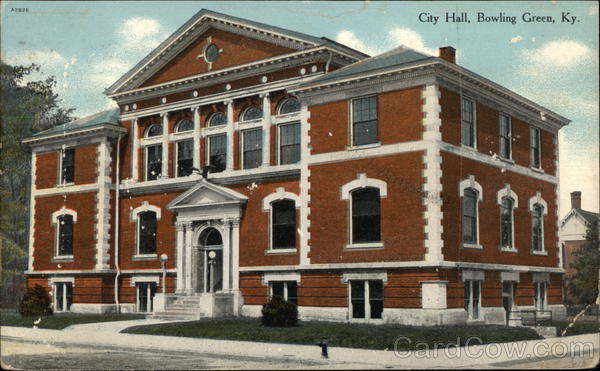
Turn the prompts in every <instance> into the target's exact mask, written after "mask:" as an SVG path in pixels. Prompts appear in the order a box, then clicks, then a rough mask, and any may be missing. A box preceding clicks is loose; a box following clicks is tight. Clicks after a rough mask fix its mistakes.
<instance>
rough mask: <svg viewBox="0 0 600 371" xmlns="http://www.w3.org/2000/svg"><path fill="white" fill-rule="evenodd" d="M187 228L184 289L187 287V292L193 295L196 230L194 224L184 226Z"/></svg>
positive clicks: (189, 223)
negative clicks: (194, 239) (193, 251)
mask: <svg viewBox="0 0 600 371" xmlns="http://www.w3.org/2000/svg"><path fill="white" fill-rule="evenodd" d="M184 227H185V237H184V246H185V247H184V249H185V252H184V253H185V262H184V264H183V265H184V272H185V282H184V287H185V292H186V293H188V294H193V293H194V287H193V286H192V270H193V269H194V267H195V264H194V261H193V258H194V256H193V254H192V249H193V248H194V247H193V244H192V238H193V233H194V230H193V228H192V223H191V222H188V223H185V224H184Z"/></svg>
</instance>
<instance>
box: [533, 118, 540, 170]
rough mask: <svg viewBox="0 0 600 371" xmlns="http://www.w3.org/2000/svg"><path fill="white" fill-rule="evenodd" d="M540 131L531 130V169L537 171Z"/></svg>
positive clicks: (538, 166)
mask: <svg viewBox="0 0 600 371" xmlns="http://www.w3.org/2000/svg"><path fill="white" fill-rule="evenodd" d="M540 155H541V144H540V129H538V128H531V167H534V168H536V169H539V168H540V166H541V160H540Z"/></svg>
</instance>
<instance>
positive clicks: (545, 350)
mask: <svg viewBox="0 0 600 371" xmlns="http://www.w3.org/2000/svg"><path fill="white" fill-rule="evenodd" d="M157 322H160V321H157V320H134V321H123V322H121V323H118V322H105V323H103V324H85V325H76V326H71V327H69V328H68V329H65V330H47V329H32V328H24V327H7V326H3V327H1V328H0V330H1V335H2V338H3V339H7V340H9V339H21V340H24V341H25V340H26V341H35V342H43V343H50V344H77V345H88V346H97V347H118V348H128V349H138V350H144V351H148V350H156V351H157V352H160V351H183V352H197V353H210V354H222V355H224V356H233V355H235V356H249V357H269V358H273V357H280V358H282V359H285V358H287V359H302V360H321V361H322V358H321V355H320V348H319V347H317V346H311V345H292V344H278V343H261V342H249V341H232V340H215V339H201V338H184V337H173V336H153V335H138V334H121V333H119V331H120V330H121V329H123V328H126V327H130V326H134V325H141V324H150V323H157ZM398 335H399V337H400V336H401V335H402V334H398ZM401 341H404V342H406V341H409V340H407V339H402V340H401ZM599 343H600V334H587V335H579V336H569V337H564V338H549V339H542V340H530V341H521V342H513V343H501V344H488V345H472V346H468V347H459V348H457V347H450V348H442V349H425V348H424V347H419V348H418V349H419V351H410V352H395V351H394V350H389V351H381V350H367V349H350V348H340V347H330V348H329V360H328V364H330V365H331V366H332V367H338V366H339V367H340V368H343V367H344V364H345V365H349V364H352V365H354V366H356V365H363V366H364V367H363V368H382V367H393V368H479V367H482V366H484V367H490V366H491V367H494V366H493V364H498V363H505V362H514V361H518V360H529V361H532V360H535V359H543V358H548V357H552V356H560V357H564V356H565V354H567V355H568V354H569V352H573V351H575V354H574V356H578V355H577V351H581V350H582V349H583V350H587V353H586V354H584V355H581V356H580V357H586V358H589V360H590V364H591V365H593V364H594V362H596V363H597V360H598V348H599V345H600V344H599ZM475 344H476V342H475ZM565 350H566V351H565ZM594 360H595V361H594Z"/></svg>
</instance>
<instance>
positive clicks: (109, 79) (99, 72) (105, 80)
mask: <svg viewBox="0 0 600 371" xmlns="http://www.w3.org/2000/svg"><path fill="white" fill-rule="evenodd" d="M130 67H131V66H130V64H129V63H127V62H125V61H123V60H121V59H117V58H112V59H107V60H104V61H99V62H96V63H94V64H92V65H91V66H90V71H89V79H90V80H91V82H92V83H94V84H97V85H100V87H101V88H107V87H109V86H110V85H111V84H113V83H114V82H115V81H117V79H118V78H119V77H121V76H122V75H123V74H124V73H125V72H127V71H128V70H129V68H130Z"/></svg>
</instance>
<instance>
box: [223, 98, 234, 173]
mask: <svg viewBox="0 0 600 371" xmlns="http://www.w3.org/2000/svg"><path fill="white" fill-rule="evenodd" d="M225 104H227V167H226V170H227V171H230V170H233V148H234V147H233V146H234V143H233V133H234V131H235V128H234V127H233V100H228V101H225Z"/></svg>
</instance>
